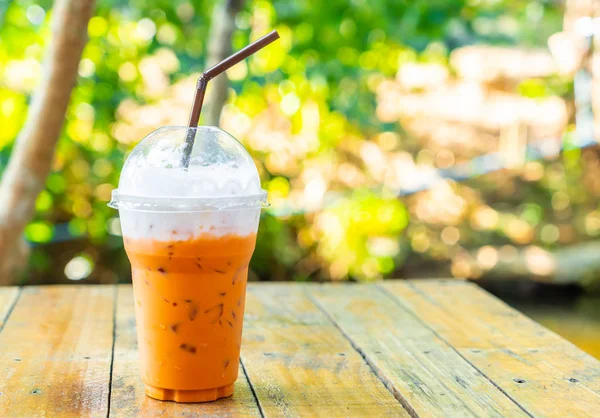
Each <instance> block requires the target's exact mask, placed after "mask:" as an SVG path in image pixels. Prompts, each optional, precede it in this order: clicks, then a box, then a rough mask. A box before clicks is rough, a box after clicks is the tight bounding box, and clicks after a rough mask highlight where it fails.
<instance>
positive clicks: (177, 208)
mask: <svg viewBox="0 0 600 418" xmlns="http://www.w3.org/2000/svg"><path fill="white" fill-rule="evenodd" d="M108 206H109V207H111V208H113V209H119V210H134V211H148V212H205V211H206V212H208V211H221V210H234V209H256V208H264V207H268V206H269V203H268V201H267V192H266V190H263V189H261V192H260V193H255V194H250V195H245V196H198V197H189V196H137V195H131V194H124V193H120V192H119V189H115V190H113V191H112V199H111V201H110V202H109V203H108Z"/></svg>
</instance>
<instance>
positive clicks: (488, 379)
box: [375, 283, 534, 418]
mask: <svg viewBox="0 0 600 418" xmlns="http://www.w3.org/2000/svg"><path fill="white" fill-rule="evenodd" d="M406 285H407V286H409V287H410V288H411V289H413V290H414V291H415V292H417V293H419V294H420V292H419V290H418V289H414V287H413V285H412V283H406ZM375 287H376V288H377V289H379V290H380V291H381V292H383V294H385V295H386V296H387V297H388V298H390V299H391V300H392V301H393V302H394V303H395V304H396V305H397V306H398V307H400V308H401V309H402V310H404V311H406V312H407V313H408V314H409V315H411V316H413V317H414V318H415V319H416V320H417V321H419V322H420V323H421V324H422V325H423V326H424V327H425V328H427V329H429V330H430V331H431V332H432V333H433V335H435V336H436V337H437V338H439V339H440V341H442V342H443V343H444V344H446V345H447V346H448V347H449V348H450V349H451V350H452V351H454V352H455V353H456V354H458V356H459V357H461V358H462V359H463V360H464V361H465V362H467V364H469V365H470V366H471V367H473V368H474V369H475V370H477V372H478V373H479V374H481V375H482V376H483V377H484V378H485V379H486V380H487V381H488V382H490V383H491V384H492V385H493V386H494V387H495V388H496V389H498V390H499V391H500V392H501V393H502V394H504V396H506V397H507V398H508V399H510V400H511V401H512V402H513V403H514V404H515V405H517V406H518V407H519V408H520V409H521V410H522V411H523V412H524V413H525V414H527V415H528V416H530V417H532V418H534V415H533V414H531V413H530V412H529V411H528V410H527V409H525V407H524V406H523V405H521V404H520V403H519V402H518V401H517V400H516V399H514V398H513V397H512V396H510V395H509V394H508V393H507V392H506V391H505V390H504V389H503V388H502V387H501V386H500V385H498V384H497V383H496V382H494V381H493V380H492V379H491V378H490V377H488V376H487V375H486V374H485V373H484V372H483V371H481V370H480V369H479V368H478V367H477V366H475V365H474V364H473V363H471V362H470V361H469V360H468V359H467V358H466V357H465V356H463V355H462V353H460V351H458V350H457V349H456V348H455V347H454V346H453V345H452V344H450V342H449V341H447V340H446V339H445V338H443V337H442V336H441V335H440V334H439V333H438V332H437V331H436V330H435V329H433V328H432V327H430V326H429V324H428V323H427V322H425V321H424V320H423V319H421V317H419V316H418V315H417V314H416V312H413V311H412V309H410V308H408V307H407V306H406V305H404V303H402V301H401V300H400V299H398V298H397V297H396V296H395V295H393V294H392V293H390V292H389V291H388V290H387V289H386V288H385V287H381V286H380V285H378V284H376V285H375Z"/></svg>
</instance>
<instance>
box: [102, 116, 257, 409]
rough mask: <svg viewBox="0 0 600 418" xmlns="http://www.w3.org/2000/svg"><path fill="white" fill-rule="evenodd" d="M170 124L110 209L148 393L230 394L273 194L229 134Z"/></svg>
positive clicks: (126, 172) (187, 398)
mask: <svg viewBox="0 0 600 418" xmlns="http://www.w3.org/2000/svg"><path fill="white" fill-rule="evenodd" d="M192 129H193V131H194V133H195V136H196V138H195V146H194V149H193V150H192V153H191V159H190V162H189V167H188V168H187V169H186V168H184V167H183V166H182V163H181V156H182V152H183V147H184V141H185V138H186V135H188V134H189V128H185V127H164V128H161V129H158V130H157V131H155V132H152V133H151V134H150V135H148V136H147V137H146V138H145V139H144V140H143V141H142V142H141V143H140V144H139V145H138V146H137V147H136V148H135V149H134V150H133V152H132V153H131V155H130V156H129V157H128V158H127V161H126V162H125V165H124V167H123V171H122V172H121V178H120V181H119V188H118V189H117V190H115V191H113V199H112V201H111V203H110V206H111V207H114V208H117V209H118V210H119V215H120V218H121V229H122V231H123V239H124V243H125V250H126V252H127V255H128V257H129V260H130V262H131V268H132V280H133V289H134V297H135V315H136V323H137V337H138V347H139V353H140V364H141V367H140V369H141V377H142V380H143V381H144V383H145V385H146V394H147V395H148V396H150V397H152V398H156V399H160V400H171V401H176V402H205V401H213V400H215V399H219V398H222V397H226V396H230V395H231V394H232V393H233V384H234V382H235V380H236V379H237V376H238V366H239V357H240V345H241V336H242V325H243V317H244V302H245V295H246V281H247V275H248V264H249V262H250V258H251V257H252V253H253V252H254V247H255V243H256V232H257V229H258V223H259V216H260V210H261V208H262V207H263V206H264V205H265V204H266V192H265V191H264V190H262V189H261V188H260V180H259V177H258V172H257V170H256V166H255V165H254V162H253V160H252V158H251V157H250V155H249V154H248V152H247V151H246V150H245V149H244V147H243V146H242V145H241V144H240V143H239V142H237V141H236V140H235V139H234V138H233V137H232V136H231V135H229V134H227V133H226V132H224V131H222V130H219V129H218V128H214V127H198V128H192Z"/></svg>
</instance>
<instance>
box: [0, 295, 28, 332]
mask: <svg viewBox="0 0 600 418" xmlns="http://www.w3.org/2000/svg"><path fill="white" fill-rule="evenodd" d="M18 289H19V290H18V291H17V295H16V296H15V297H14V298H13V301H12V305H11V306H10V308H8V311H7V312H6V316H5V317H4V321H3V322H2V324H0V332H2V330H3V329H4V326H5V325H6V323H7V322H8V319H9V318H10V315H11V314H12V312H13V310H14V309H15V307H16V306H17V302H18V301H19V299H20V298H21V293H23V287H21V286H19V288H18Z"/></svg>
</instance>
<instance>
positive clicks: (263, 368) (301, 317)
mask: <svg viewBox="0 0 600 418" xmlns="http://www.w3.org/2000/svg"><path fill="white" fill-rule="evenodd" d="M242 362H243V365H244V367H245V368H246V371H247V373H248V377H249V378H250V381H251V382H252V386H253V388H254V391H255V393H256V395H257V397H258V399H259V403H260V405H261V408H262V410H263V411H264V414H265V416H286V417H287V416H326V417H338V416H368V417H382V416H408V415H407V412H406V411H405V410H404V409H403V408H402V406H401V405H400V403H399V402H398V401H396V399H394V397H393V396H392V395H391V394H390V392H389V391H388V390H387V389H386V388H385V387H384V385H383V383H382V382H381V381H380V380H379V379H378V378H377V377H376V376H375V374H374V373H373V372H372V370H371V369H370V367H369V366H368V365H367V364H366V363H365V361H364V360H363V359H362V357H361V356H360V354H358V353H357V352H356V351H355V350H354V349H353V348H352V346H351V345H350V343H349V342H348V341H347V340H346V338H345V337H344V336H343V335H342V334H341V333H340V332H339V331H338V330H337V329H336V328H335V326H334V325H333V323H332V322H331V321H330V320H329V319H327V317H326V316H325V315H324V314H323V313H322V312H321V311H320V310H319V309H318V308H317V307H316V306H315V305H314V304H313V303H312V302H311V301H310V300H309V298H308V296H307V295H306V292H305V287H304V286H302V285H298V284H269V285H254V286H250V288H249V292H248V295H247V302H246V317H245V324H244V338H243V344H242Z"/></svg>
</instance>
